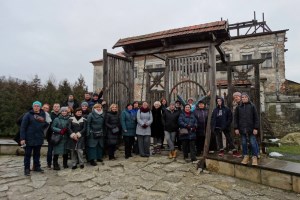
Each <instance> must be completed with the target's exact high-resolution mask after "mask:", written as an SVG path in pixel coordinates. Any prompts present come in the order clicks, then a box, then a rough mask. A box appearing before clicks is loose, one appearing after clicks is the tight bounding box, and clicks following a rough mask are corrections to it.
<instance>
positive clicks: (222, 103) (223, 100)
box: [216, 97, 225, 107]
mask: <svg viewBox="0 0 300 200" xmlns="http://www.w3.org/2000/svg"><path fill="white" fill-rule="evenodd" d="M218 99H221V100H222V105H221V107H224V106H225V105H224V99H223V98H222V97H217V98H216V107H219V105H218Z"/></svg>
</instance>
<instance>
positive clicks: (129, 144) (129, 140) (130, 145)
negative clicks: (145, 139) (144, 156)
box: [123, 136, 134, 157]
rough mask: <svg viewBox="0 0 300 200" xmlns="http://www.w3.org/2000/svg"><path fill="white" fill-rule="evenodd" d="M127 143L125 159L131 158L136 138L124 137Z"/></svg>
mask: <svg viewBox="0 0 300 200" xmlns="http://www.w3.org/2000/svg"><path fill="white" fill-rule="evenodd" d="M123 139H124V143H125V157H129V156H131V151H132V149H133V144H134V136H123Z"/></svg>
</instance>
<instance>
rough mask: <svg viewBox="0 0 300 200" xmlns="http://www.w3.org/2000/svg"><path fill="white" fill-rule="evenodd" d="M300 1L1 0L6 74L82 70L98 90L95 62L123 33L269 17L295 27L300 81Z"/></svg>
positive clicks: (290, 63)
mask: <svg viewBox="0 0 300 200" xmlns="http://www.w3.org/2000/svg"><path fill="white" fill-rule="evenodd" d="M299 7H300V1H296V0H264V1H261V0H252V1H241V0H226V1H224V0H218V1H217V0H209V1H207V0H181V1H180V0H151V1H150V0H148V1H146V0H144V1H142V0H127V1H124V0H119V1H117V0H110V1H101V0H48V1H46V0H44V1H43V0H26V1H25V0H1V1H0V69H1V74H0V75H1V76H3V75H4V76H6V77H8V76H11V77H16V78H19V79H24V80H32V78H33V77H34V75H35V74H38V76H39V77H40V78H41V79H42V81H43V82H46V81H47V80H48V79H49V77H50V76H54V77H55V79H56V81H57V82H59V81H61V80H63V79H65V78H67V79H68V80H69V81H70V82H71V83H74V82H75V80H76V79H77V78H78V77H79V76H80V74H82V75H83V76H84V78H85V80H86V82H87V85H88V86H89V90H90V91H92V81H93V66H92V64H90V63H89V62H90V61H93V60H97V59H101V58H102V51H103V49H104V48H106V49H108V51H109V52H112V53H116V52H118V51H122V49H120V48H119V49H114V50H112V46H113V45H114V44H115V43H116V42H117V41H118V39H119V38H125V37H129V36H136V35H140V34H147V33H152V32H157V31H162V30H167V29H172V28H179V27H184V26H190V25H196V24H202V23H207V22H213V21H218V20H220V19H221V17H222V18H223V19H228V20H229V23H236V22H242V21H249V20H252V19H253V11H256V18H257V19H258V20H261V19H262V13H263V12H264V13H265V20H266V21H267V24H268V26H269V27H270V28H271V30H273V31H276V30H283V29H289V31H288V32H287V38H288V42H287V43H286V48H287V49H288V51H287V52H286V55H285V61H286V78H287V79H290V80H293V81H296V82H300V66H299V64H298V63H299V60H297V58H299V55H298V54H297V53H298V52H299V50H298V49H299V46H300V37H299V36H300V18H299V14H298V12H299Z"/></svg>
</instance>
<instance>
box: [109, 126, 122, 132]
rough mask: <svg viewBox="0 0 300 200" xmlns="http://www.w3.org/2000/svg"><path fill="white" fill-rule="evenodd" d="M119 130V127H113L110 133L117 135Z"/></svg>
mask: <svg viewBox="0 0 300 200" xmlns="http://www.w3.org/2000/svg"><path fill="white" fill-rule="evenodd" d="M119 131H120V130H119V127H115V128H113V129H111V132H112V133H118V132H119Z"/></svg>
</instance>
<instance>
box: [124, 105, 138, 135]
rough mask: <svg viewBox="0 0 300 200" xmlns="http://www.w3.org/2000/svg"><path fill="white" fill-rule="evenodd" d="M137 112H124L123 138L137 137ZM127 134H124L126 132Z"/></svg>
mask: <svg viewBox="0 0 300 200" xmlns="http://www.w3.org/2000/svg"><path fill="white" fill-rule="evenodd" d="M136 124H137V122H136V112H135V111H134V110H130V111H129V110H127V109H125V110H123V111H122V114H121V125H122V134H123V136H132V137H133V136H135V134H136ZM125 130H126V131H127V132H124V131H125Z"/></svg>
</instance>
